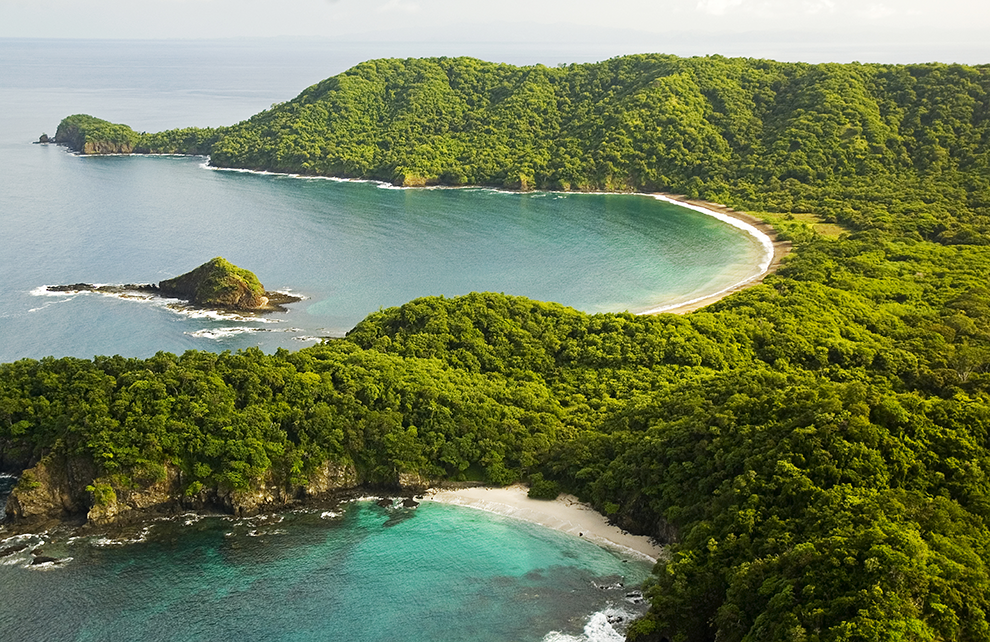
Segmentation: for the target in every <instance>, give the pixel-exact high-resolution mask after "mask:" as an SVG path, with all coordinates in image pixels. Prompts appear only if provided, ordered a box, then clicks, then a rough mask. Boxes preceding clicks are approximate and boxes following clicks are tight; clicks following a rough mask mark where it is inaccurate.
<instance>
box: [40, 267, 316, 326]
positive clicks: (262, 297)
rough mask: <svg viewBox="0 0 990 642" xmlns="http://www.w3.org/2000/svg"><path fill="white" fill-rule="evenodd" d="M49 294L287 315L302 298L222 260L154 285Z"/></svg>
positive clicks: (73, 287)
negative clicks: (140, 299)
mask: <svg viewBox="0 0 990 642" xmlns="http://www.w3.org/2000/svg"><path fill="white" fill-rule="evenodd" d="M46 290H47V291H48V292H63V293H75V292H96V293H99V294H110V295H116V296H121V297H125V298H126V297H128V296H134V297H149V296H150V297H162V298H174V299H180V300H182V301H185V302H186V303H188V304H189V305H191V306H193V307H196V308H201V309H204V310H221V311H228V310H234V311H238V312H260V313H264V312H285V311H286V308H285V307H284V306H286V305H288V304H290V303H297V302H299V301H301V300H302V299H301V298H300V297H296V296H292V295H291V294H286V293H284V292H269V291H267V290H265V289H264V286H262V285H261V282H260V281H258V277H256V276H255V275H254V273H252V272H250V271H248V270H245V269H242V268H239V267H237V266H235V265H233V264H231V263H230V262H228V261H227V260H225V259H224V258H222V257H219V256H218V257H216V258H214V259H212V260H210V261H207V262H206V263H204V264H203V265H201V266H199V267H197V268H196V269H194V270H192V271H190V272H186V273H185V274H182V275H179V276H177V277H175V278H173V279H166V280H164V281H161V282H160V283H158V284H157V285H156V284H154V283H127V284H124V285H94V284H92V283H73V284H69V285H49V286H47V287H46Z"/></svg>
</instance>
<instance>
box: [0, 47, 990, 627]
mask: <svg viewBox="0 0 990 642" xmlns="http://www.w3.org/2000/svg"><path fill="white" fill-rule="evenodd" d="M988 72H990V69H988V68H985V67H976V68H973V67H962V66H944V65H916V66H884V65H818V66H811V65H797V64H781V63H774V62H769V61H752V60H727V59H724V58H718V57H716V58H694V59H689V60H684V59H678V58H673V57H668V56H634V57H629V58H620V59H615V60H611V61H607V62H604V63H600V64H597V65H573V66H570V67H565V68H560V69H547V68H543V67H534V68H526V69H520V68H514V67H509V66H505V65H490V64H487V63H482V62H479V61H475V60H467V59H438V60H422V61H416V60H409V61H373V62H369V63H364V64H362V65H359V66H357V67H355V68H354V69H352V70H351V71H349V72H346V73H344V74H341V75H340V76H337V77H334V78H331V79H329V80H327V81H324V82H323V83H320V84H318V85H316V86H314V87H311V88H310V89H308V90H306V91H305V92H303V94H301V95H300V97H299V98H297V99H295V100H294V101H291V102H289V103H285V104H283V105H278V106H275V107H273V108H272V109H271V110H269V111H266V112H264V113H262V114H259V115H258V116H256V117H255V118H253V119H251V120H249V121H246V122H244V123H241V124H239V125H235V126H233V127H231V128H228V129H227V130H225V131H224V132H223V134H222V135H220V136H219V138H218V139H217V140H216V142H215V143H214V144H213V145H212V148H211V151H212V154H213V162H214V163H217V164H227V165H234V166H243V167H256V168H267V169H280V170H292V171H302V172H309V173H334V174H344V175H351V176H369V177H378V178H383V179H386V180H396V181H398V182H405V183H416V182H448V183H455V184H456V183H482V184H499V185H509V186H516V187H523V188H525V187H556V188H571V189H586V188H587V189H591V188H607V189H668V190H672V191H678V192H682V193H686V194H689V195H693V196H703V197H707V198H710V199H713V200H719V201H722V202H727V203H730V204H734V205H737V206H740V207H745V208H748V209H750V210H753V211H758V212H759V211H763V212H767V211H769V212H785V213H786V212H789V211H793V212H800V211H815V212H819V213H822V214H824V215H826V216H829V217H831V218H833V219H834V220H836V221H838V222H841V223H843V224H845V225H846V226H847V227H848V228H849V229H850V230H851V231H852V232H851V233H850V234H848V235H845V236H843V237H842V238H840V239H828V238H824V237H821V236H818V235H816V234H815V233H814V232H812V231H811V230H809V229H806V228H804V227H803V226H802V225H801V224H799V223H797V222H795V221H793V220H788V217H787V216H780V217H774V218H775V220H776V223H777V224H778V225H779V226H780V228H781V229H783V230H784V232H785V234H786V235H787V236H788V237H789V238H790V239H791V240H792V241H793V242H794V243H795V248H796V252H795V253H794V254H793V255H792V256H791V257H790V260H788V261H787V262H786V263H785V265H784V267H783V268H782V269H781V270H780V271H779V272H778V273H777V274H775V275H773V276H771V277H769V278H768V279H767V280H766V281H765V282H764V283H763V284H761V285H758V286H754V287H752V288H750V289H748V290H746V291H744V292H741V293H738V294H735V295H733V296H732V297H729V298H727V299H724V300H723V301H721V302H719V303H717V304H715V305H712V306H709V307H708V308H706V309H704V310H703V311H700V312H696V313H692V314H690V315H687V316H684V317H678V316H673V315H659V316H655V317H636V316H632V315H628V314H600V315H585V314H582V313H579V312H576V311H574V310H570V309H567V308H564V307H562V306H559V305H556V304H552V303H540V302H535V301H529V300H526V299H521V298H515V297H509V296H503V295H493V294H472V295H468V296H465V297H459V298H456V299H444V298H428V299H420V300H416V301H412V302H410V303H408V304H406V305H404V306H402V307H399V308H393V309H388V310H383V311H381V312H378V313H376V314H373V315H371V316H370V317H368V318H367V319H366V320H364V321H363V322H361V323H360V324H359V325H358V326H356V327H355V328H354V329H353V330H352V331H351V332H350V333H349V335H348V337H347V338H346V339H343V340H339V341H333V342H329V343H327V344H325V345H321V346H317V347H314V348H310V349H306V350H301V351H299V352H297V353H288V352H278V353H276V354H274V355H264V354H261V353H260V352H258V351H246V352H243V353H238V354H228V353H225V354H221V355H214V354H207V353H198V352H189V353H186V354H185V355H182V356H181V357H176V356H173V355H168V354H159V355H156V356H155V357H152V358H150V359H147V360H132V359H122V358H120V357H112V358H109V357H100V358H96V359H94V360H92V361H90V360H78V359H43V360H41V361H33V360H24V361H19V362H17V363H13V364H7V365H4V366H0V441H2V443H3V449H4V452H5V453H8V456H9V455H15V456H16V454H17V453H18V452H21V453H28V454H29V455H30V456H31V457H32V458H37V457H39V456H41V455H42V454H44V453H46V452H49V451H51V450H62V451H64V452H72V453H76V454H79V455H81V456H85V457H90V458H92V459H93V460H95V461H96V462H98V463H99V465H100V466H101V467H102V469H103V471H104V472H105V473H106V474H107V475H110V476H112V477H113V478H114V479H115V480H116V481H115V483H127V482H128V481H133V480H134V479H139V478H143V477H149V476H151V477H153V476H154V475H155V474H156V471H160V469H161V466H162V465H163V462H166V461H167V462H171V463H173V464H175V465H178V466H180V467H181V468H182V469H183V471H184V473H185V475H186V476H187V477H188V479H189V480H192V481H191V482H190V483H199V484H207V485H209V484H213V485H228V486H230V487H247V486H249V485H250V484H252V482H253V480H255V479H258V478H259V476H260V475H262V474H263V473H264V472H265V471H272V473H273V474H275V475H277V476H278V478H279V479H282V480H284V482H285V483H287V484H288V483H291V482H294V481H300V480H304V479H305V476H306V475H307V472H308V471H312V470H313V469H314V467H315V466H317V465H319V463H320V462H322V461H324V460H326V459H332V460H334V461H350V462H354V463H355V464H356V466H357V467H358V469H359V470H360V471H361V475H362V477H363V479H365V480H367V481H370V482H380V483H388V482H394V480H395V479H396V478H397V475H398V474H399V473H401V472H420V473H422V474H424V475H426V476H429V477H444V478H455V479H457V478H471V479H486V480H488V481H490V482H493V483H507V482H510V481H513V480H516V479H531V480H535V481H537V482H539V483H540V484H541V486H546V482H551V483H556V484H558V485H559V486H560V487H562V488H563V489H565V490H570V491H572V492H576V493H578V494H579V495H580V496H582V497H584V498H587V499H588V500H590V501H592V502H593V503H594V504H595V505H596V506H597V507H598V508H599V509H600V510H602V511H603V512H605V513H606V514H608V515H610V516H611V517H612V518H614V519H615V520H616V521H617V522H618V523H620V524H622V525H623V526H625V527H627V528H630V529H634V530H637V531H639V532H646V533H650V534H653V535H655V536H657V537H660V538H662V539H665V540H667V541H669V542H670V543H671V547H670V553H671V555H670V558H669V559H668V560H664V561H661V563H660V564H659V565H658V567H657V569H656V574H655V577H654V579H653V585H652V587H651V588H650V589H649V591H648V593H649V596H650V599H651V602H652V608H651V611H650V613H649V615H648V616H647V618H645V619H644V620H642V621H640V622H639V623H637V624H636V625H635V626H634V628H633V630H632V632H631V634H630V635H631V637H633V638H638V639H660V637H661V636H665V637H668V638H670V639H677V640H692V641H693V640H716V639H717V640H719V641H720V642H721V641H743V640H745V641H756V640H760V641H762V640H820V641H826V640H827V641H839V640H962V641H970V640H986V639H988V638H990V624H988V618H990V568H988V563H990V530H988V520H990V452H988V448H990V373H988V371H987V365H988V363H990V327H988V320H990V289H988V278H990V247H988V245H990V209H988V205H990V187H988V181H990V167H988V156H987V154H988V151H987V150H988V144H990V125H988V121H990V119H988V116H990V75H988ZM166 134H167V133H166Z"/></svg>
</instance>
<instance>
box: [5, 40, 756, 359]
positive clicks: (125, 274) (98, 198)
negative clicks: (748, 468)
mask: <svg viewBox="0 0 990 642" xmlns="http://www.w3.org/2000/svg"><path fill="white" fill-rule="evenodd" d="M354 48H355V45H348V46H347V47H344V48H343V49H340V50H327V51H323V52H322V54H323V55H325V56H330V57H331V58H332V57H333V56H332V55H331V54H332V53H333V51H336V56H337V58H336V60H337V63H338V64H341V65H343V64H345V61H346V63H350V62H351V60H352V59H353V58H356V57H359V56H360V55H361V54H363V53H366V54H368V57H370V55H372V54H371V51H368V52H361V51H355V50H354ZM321 51H322V50H321ZM249 54H250V55H249ZM0 55H2V58H0V63H3V64H2V65H0V67H2V71H0V81H2V82H3V84H4V93H3V97H2V99H0V106H2V107H3V110H2V111H0V175H2V176H3V177H4V180H3V182H2V183H0V207H2V210H0V211H2V214H0V244H2V249H3V252H2V253H0V283H3V286H4V287H3V290H2V293H0V361H10V360H14V359H18V358H22V357H32V358H40V357H42V356H46V355H55V356H78V357H91V356H93V355H95V354H122V355H124V356H132V357H146V356H150V355H152V354H154V353H155V352H157V351H159V350H166V351H170V352H182V351H184V350H187V349H205V350H217V351H219V350H226V349H230V350H236V349H240V348H245V347H248V346H260V347H261V348H263V349H265V350H267V351H271V350H274V349H275V348H279V347H284V348H288V349H297V348H300V347H303V346H305V345H312V344H313V343H314V342H315V341H317V340H318V339H319V338H320V337H335V336H341V335H343V334H344V333H345V332H346V331H347V330H348V329H350V328H351V327H353V326H354V324H355V323H357V322H358V321H360V320H361V319H362V318H364V317H365V316H367V315H368V314H369V313H371V312H374V311H375V310H378V309H380V308H383V307H389V306H394V305H401V304H402V303H405V302H407V301H409V300H412V299H414V298H417V297H421V296H435V295H444V296H456V295H459V294H465V293H467V292H471V291H496V292H505V293H506V294H513V295H521V296H527V297H530V298H534V299H538V300H547V301H557V302H560V303H563V304H565V305H569V306H573V307H576V308H578V309H580V310H584V311H587V312H605V311H623V310H629V311H633V312H635V311H639V310H645V309H649V308H653V307H656V306H657V305H661V304H664V303H671V304H672V303H676V302H683V301H687V300H690V299H692V298H695V297H697V296H699V295H701V294H705V293H711V292H715V291H718V290H720V289H722V288H724V287H727V286H730V285H732V284H734V283H736V282H738V281H740V280H742V279H743V278H745V277H746V276H749V275H752V274H754V273H755V272H757V271H758V267H757V266H758V264H759V261H760V258H761V256H762V248H761V247H760V245H759V244H758V243H757V242H756V241H755V240H754V239H753V238H752V237H750V236H748V235H746V234H745V233H743V232H741V231H740V230H737V229H735V228H733V227H731V226H729V225H726V224H725V223H723V222H721V221H718V220H715V219H712V218H710V217H706V216H704V215H701V214H698V213H696V212H692V211H690V210H687V209H685V208H680V207H677V206H673V205H670V204H666V203H662V202H659V201H657V200H655V199H652V198H649V197H645V196H629V195H601V194H556V193H531V194H518V193H501V192H497V191H493V190H485V189H456V190H454V189H408V190H399V189H389V188H388V187H390V186H383V185H379V184H375V183H369V182H341V181H332V180H320V179H301V178H294V177H287V176H275V175H258V174H252V173H240V172H229V171H216V170H212V169H209V168H207V167H206V165H205V159H203V158H190V157H99V158H86V157H78V156H74V155H71V154H67V153H66V152H65V151H64V150H63V149H62V148H59V147H55V146H40V145H33V144H31V141H32V140H35V139H36V138H37V137H38V136H39V135H40V134H41V133H42V132H48V133H52V132H53V131H54V128H55V125H57V123H58V121H59V120H60V119H61V118H62V117H63V116H65V115H67V114H69V113H78V112H88V113H92V114H95V115H98V116H101V117H106V118H109V119H111V120H115V121H122V122H127V123H129V124H132V125H133V126H135V127H136V128H138V129H146V130H160V129H163V128H166V127H174V126H182V125H217V124H228V123H231V122H235V121H236V120H239V119H241V118H245V117H247V116H248V115H250V114H251V113H253V112H255V111H258V110H260V109H262V108H263V107H264V106H265V105H266V104H269V101H271V102H275V101H276V100H285V99H288V98H290V97H291V96H292V95H294V93H296V92H297V91H298V90H300V89H301V88H302V86H304V85H305V84H308V82H311V81H315V80H317V79H318V77H316V76H315V74H316V73H318V72H317V70H316V69H313V68H312V67H311V66H306V65H302V67H301V68H300V69H297V70H295V71H294V72H293V73H288V74H281V73H280V72H281V71H282V70H283V69H284V68H283V67H281V66H279V62H280V61H285V60H286V59H287V58H288V53H286V52H285V51H282V50H280V49H279V47H278V46H276V45H271V46H270V47H269V49H264V48H262V51H260V52H259V51H256V50H253V49H246V48H244V47H242V46H233V45H230V44H227V45H224V44H222V43H221V44H213V45H207V44H203V43H194V44H189V45H186V46H182V45H181V44H176V43H159V44H157V45H155V44H154V43H151V44H149V43H130V44H128V43H123V44H121V43H110V44H108V45H106V46H105V47H98V46H95V45H91V44H88V43H85V42H69V43H61V42H58V41H43V42H38V41H26V42H19V41H11V40H6V41H0ZM258 60H267V61H268V63H267V64H258V65H251V64H249V63H250V62H251V61H258ZM340 70H342V69H327V70H326V71H325V72H323V74H325V75H330V74H331V73H334V72H336V71H340ZM284 76H293V79H292V80H293V81H295V80H296V79H295V76H302V77H307V78H310V80H309V81H306V82H303V80H302V78H299V79H298V80H299V84H297V85H295V86H294V87H293V89H291V90H290V89H289V88H287V87H286V85H287V81H286V78H285V77H284ZM269 80H270V83H269V82H268V81H269ZM266 87H267V89H266ZM273 88H274V89H273ZM275 91H279V92H284V93H280V94H278V95H277V96H276V95H275V94H274V93H273V92H275ZM214 256H224V257H225V258H227V259H229V260H230V261H232V262H234V263H235V264H237V265H240V266H242V267H245V268H247V269H250V270H252V271H253V272H255V273H256V274H257V275H258V276H259V278H260V279H261V280H262V282H263V283H264V284H265V285H266V286H267V287H268V288H269V289H281V288H286V289H290V290H292V291H293V292H294V293H297V294H301V295H303V296H304V297H306V300H305V301H304V302H302V303H300V304H297V305H294V306H292V308H291V310H290V311H289V312H288V313H286V314H280V315H270V316H268V317H265V318H263V319H248V320H244V319H231V318H212V317H203V316H196V315H189V314H179V313H176V311H174V310H171V309H169V308H167V307H165V306H162V305H155V304H149V303H141V302H136V301H134V300H122V299H119V298H109V297H106V296H100V295H68V296H67V295H60V296H43V295H42V294H43V288H44V286H46V285H55V284H65V283H77V282H90V283H92V282H97V283H138V282H157V281H159V280H162V279H165V278H169V277H172V276H176V275H178V274H181V273H183V272H186V271H188V270H190V269H192V268H194V267H196V266H197V265H199V264H201V263H203V262H205V261H207V260H209V259H210V258H212V257H214Z"/></svg>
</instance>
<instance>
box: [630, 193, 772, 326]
mask: <svg viewBox="0 0 990 642" xmlns="http://www.w3.org/2000/svg"><path fill="white" fill-rule="evenodd" d="M655 196H657V197H658V198H660V199H661V200H665V201H668V202H671V201H675V202H677V203H683V204H684V205H688V206H690V207H692V208H693V209H697V210H704V211H706V212H707V213H709V214H713V215H719V216H720V217H729V218H733V219H735V220H737V221H741V222H742V223H745V224H746V225H747V226H749V227H751V228H754V229H753V230H749V231H750V233H754V235H762V236H764V237H765V238H766V239H769V243H770V245H771V246H772V254H771V256H770V257H769V259H770V260H769V261H768V262H767V264H766V267H765V268H764V269H763V271H762V272H760V273H759V274H757V275H755V276H753V277H751V278H749V279H746V280H745V281H743V282H741V283H737V284H736V285H734V286H732V287H730V288H727V289H725V290H722V291H721V292H716V293H715V294H712V295H710V296H706V297H702V298H699V299H695V300H693V301H688V302H687V303H683V304H681V305H676V306H673V307H661V308H655V309H653V310H648V311H646V312H643V313H641V314H660V313H665V312H669V313H672V314H686V313H688V312H693V311H694V310H698V309H700V308H703V307H705V306H706V305H711V304H712V303H715V302H716V301H719V300H721V299H724V298H725V297H727V296H729V295H730V294H733V293H735V292H738V291H740V290H742V289H744V288H748V287H750V286H752V285H756V284H757V283H760V282H761V281H763V279H765V278H766V276H767V275H768V274H773V273H774V272H776V271H777V268H778V267H779V266H780V261H781V259H783V258H784V257H785V256H787V254H788V253H789V252H790V251H791V244H790V242H789V241H781V240H779V239H778V238H777V230H775V229H774V228H773V226H772V225H770V224H769V223H766V222H765V221H762V220H760V219H758V218H756V217H755V216H751V215H749V214H746V213H745V212H738V211H736V210H734V209H732V208H731V207H726V206H725V205H721V204H719V203H710V202H708V201H700V200H696V199H690V198H687V197H685V196H678V195H676V194H657V195H655Z"/></svg>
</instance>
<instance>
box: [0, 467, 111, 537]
mask: <svg viewBox="0 0 990 642" xmlns="http://www.w3.org/2000/svg"><path fill="white" fill-rule="evenodd" d="M95 476H96V469H95V467H94V466H93V464H92V462H90V461H89V460H88V459H85V458H81V457H80V458H70V457H60V456H55V455H49V456H48V457H46V458H44V459H43V460H41V461H40V462H39V463H38V464H37V465H35V466H34V467H33V468H29V469H27V470H25V471H24V473H23V474H22V475H21V478H20V480H19V481H18V482H17V486H15V487H14V490H13V492H11V494H10V497H9V498H8V499H7V509H6V513H7V514H6V518H5V519H6V521H9V522H14V523H17V522H29V523H33V524H44V523H48V522H54V521H64V520H70V519H73V518H78V517H79V516H81V515H85V514H86V513H87V512H88V510H89V505H90V503H91V500H90V494H89V493H88V492H87V491H86V486H88V485H89V484H90V483H91V481H92V480H93V478H94V477H95Z"/></svg>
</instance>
